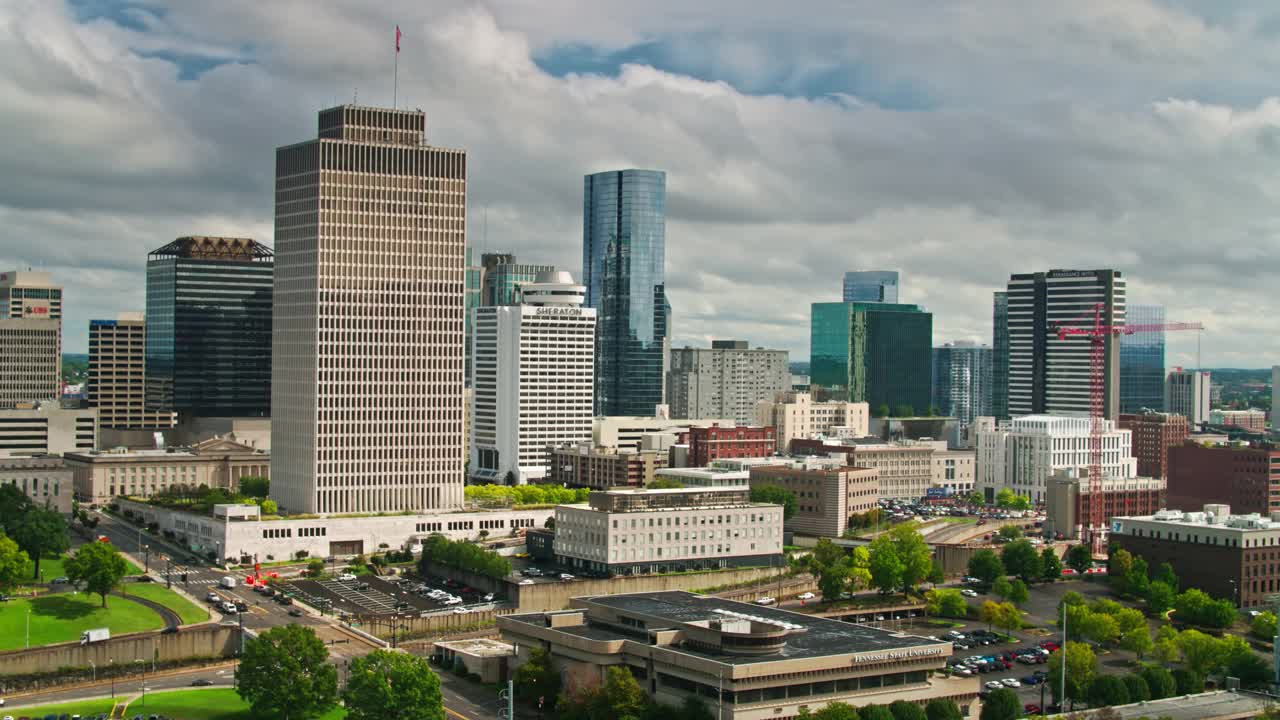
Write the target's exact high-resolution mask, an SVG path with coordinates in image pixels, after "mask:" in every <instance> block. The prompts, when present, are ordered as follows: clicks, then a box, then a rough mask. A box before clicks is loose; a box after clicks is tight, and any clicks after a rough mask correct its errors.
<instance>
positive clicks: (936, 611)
mask: <svg viewBox="0 0 1280 720" xmlns="http://www.w3.org/2000/svg"><path fill="white" fill-rule="evenodd" d="M924 599H925V612H926V613H928V614H929V615H932V616H933V617H952V618H962V617H964V616H965V615H967V614H968V613H969V604H968V603H967V602H965V601H964V596H963V595H961V594H960V591H959V590H956V589H955V588H935V589H933V590H930V591H928V592H926V593H925V594H924Z"/></svg>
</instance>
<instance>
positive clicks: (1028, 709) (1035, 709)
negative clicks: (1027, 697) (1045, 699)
mask: <svg viewBox="0 0 1280 720" xmlns="http://www.w3.org/2000/svg"><path fill="white" fill-rule="evenodd" d="M1022 711H1023V712H1025V713H1026V714H1028V715H1040V714H1041V713H1042V712H1043V711H1042V710H1041V709H1040V706H1039V705H1036V704H1034V703H1027V704H1026V705H1023V706H1022Z"/></svg>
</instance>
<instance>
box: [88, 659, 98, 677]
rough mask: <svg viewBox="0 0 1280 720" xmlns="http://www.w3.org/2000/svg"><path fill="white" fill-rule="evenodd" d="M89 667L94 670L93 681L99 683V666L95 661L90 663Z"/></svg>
mask: <svg viewBox="0 0 1280 720" xmlns="http://www.w3.org/2000/svg"><path fill="white" fill-rule="evenodd" d="M89 667H90V668H93V681H94V682H98V665H97V663H95V662H94V661H92V660H90V661H89Z"/></svg>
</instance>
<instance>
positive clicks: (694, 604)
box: [509, 590, 950, 665]
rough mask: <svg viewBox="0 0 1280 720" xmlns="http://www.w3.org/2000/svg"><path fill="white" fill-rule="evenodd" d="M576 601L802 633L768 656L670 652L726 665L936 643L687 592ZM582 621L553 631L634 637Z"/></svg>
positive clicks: (539, 620) (537, 617) (675, 622)
mask: <svg viewBox="0 0 1280 720" xmlns="http://www.w3.org/2000/svg"><path fill="white" fill-rule="evenodd" d="M577 599H578V600H581V601H584V602H587V603H591V604H594V605H598V606H603V607H611V608H617V609H618V610H621V611H623V612H628V613H636V614H642V615H648V616H651V617H659V618H662V619H664V620H670V621H671V623H672V625H671V627H672V628H673V629H676V628H678V626H680V625H682V624H686V623H693V622H698V621H706V620H723V619H725V615H724V612H730V613H738V614H740V615H744V616H750V617H753V618H758V619H760V620H761V621H763V622H767V623H778V624H787V625H791V626H796V627H798V628H799V629H800V630H801V631H802V632H795V633H792V634H791V635H789V636H788V637H787V642H786V645H785V646H784V647H783V649H782V651H781V652H780V653H777V654H772V655H759V656H743V655H730V654H728V653H713V652H707V651H705V650H698V649H693V648H690V647H686V646H680V647H678V648H675V649H677V650H678V651H679V652H682V653H685V654H688V655H694V656H698V657H703V658H706V659H708V660H712V661H715V662H720V663H725V664H729V665H751V664H753V663H770V662H778V661H780V660H791V659H798V658H815V657H825V656H828V655H843V654H847V653H864V652H876V651H883V652H890V651H898V650H904V649H911V648H917V647H929V646H937V645H939V644H940V643H939V642H938V641H937V640H930V639H928V638H925V637H919V636H916V635H905V634H901V633H895V632H890V631H888V630H880V629H878V628H874V627H871V626H869V625H855V624H853V623H847V622H841V621H839V620H830V619H827V618H821V617H814V616H812V615H806V614H804V613H797V612H791V611H789V610H779V609H777V608H769V607H761V606H759V605H753V604H750V603H743V602H737V601H736V600H726V599H724V598H717V597H708V596H703V595H694V594H693V593H689V592H684V591H677V590H672V591H666V592H657V593H643V594H640V593H637V594H628V595H598V596H591V597H583V598H577ZM717 611H724V612H717ZM547 615H548V613H533V614H522V615H511V616H509V619H511V620H515V621H519V622H524V623H528V624H530V625H534V626H537V627H545V624H544V622H545V620H544V619H545V617H546V616H547ZM587 622H588V624H586V625H579V626H569V627H559V628H556V630H557V631H560V632H565V633H567V634H570V635H576V636H578V637H583V638H586V639H590V640H621V639H626V640H638V639H639V638H638V637H637V636H635V635H632V634H628V633H625V632H623V631H621V630H618V629H614V628H612V627H606V626H603V625H592V624H590V622H591V618H590V615H588V616H587ZM648 629H649V630H658V629H661V627H660V626H656V625H653V624H652V623H650V625H649V628H648ZM944 654H950V653H949V652H948V653H944ZM939 657H941V656H939Z"/></svg>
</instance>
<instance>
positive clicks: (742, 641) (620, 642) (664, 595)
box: [498, 592, 978, 720]
mask: <svg viewBox="0 0 1280 720" xmlns="http://www.w3.org/2000/svg"><path fill="white" fill-rule="evenodd" d="M498 629H499V631H500V632H501V634H502V638H503V640H505V641H507V642H510V643H512V644H514V645H515V646H517V647H518V648H519V650H518V652H519V657H518V658H517V659H516V664H517V665H518V664H522V663H523V662H525V661H527V660H528V658H529V654H530V652H531V651H532V650H533V649H535V648H543V649H545V650H547V651H548V654H549V655H550V660H551V665H552V667H553V668H554V669H555V670H557V671H558V672H559V673H560V675H561V677H562V678H563V679H564V683H563V687H564V689H565V691H566V692H570V693H576V692H581V691H582V690H585V689H588V688H592V687H597V686H599V685H601V684H602V683H603V682H604V677H605V670H606V669H608V668H610V667H617V666H622V667H625V668H627V669H628V670H630V671H631V674H632V675H633V676H634V677H635V678H636V680H637V681H638V682H639V684H640V687H641V688H643V689H644V690H645V692H646V693H647V694H648V695H649V697H651V698H653V699H654V700H656V701H659V702H662V703H666V704H668V705H672V706H680V705H682V704H683V703H684V702H685V701H686V700H688V699H690V698H694V699H698V700H701V701H702V702H703V703H704V704H705V705H706V706H707V708H708V709H709V710H711V712H712V713H713V714H714V715H715V716H716V717H718V718H721V719H722V720H766V719H768V720H791V719H793V718H796V717H799V716H801V715H803V714H806V711H807V712H810V713H811V712H816V711H818V710H821V709H822V708H823V707H825V706H826V705H828V704H829V703H833V702H843V703H848V704H850V705H854V706H865V705H871V704H875V705H888V704H890V703H892V702H894V701H896V700H903V701H906V702H911V703H917V704H925V703H927V702H928V701H930V700H932V699H935V698H945V699H949V700H953V701H955V702H956V704H957V705H959V707H960V710H961V713H962V714H963V715H964V716H965V717H976V716H977V709H978V703H977V696H978V679H977V678H976V677H972V678H939V677H936V676H934V671H936V670H941V669H942V668H943V667H944V665H945V663H946V660H947V658H948V657H949V656H950V655H951V643H948V642H945V641H938V640H930V639H928V638H923V637H917V636H913V635H904V634H902V633H897V632H891V631H888V630H880V629H878V628H874V627H871V626H869V625H856V624H853V623H846V622H840V621H837V620H831V619H827V618H820V617H814V616H812V615H806V614H802V613H795V612H790V611H787V610H781V609H776V608H762V607H759V606H756V605H750V604H747V603H742V602H737V601H734V600H725V599H722V598H715V597H704V596H700V595H694V594H692V593H687V592H659V593H645V594H627V595H607V596H594V597H580V598H574V599H573V600H572V601H571V607H570V609H569V610H564V611H559V612H550V613H530V614H519V615H503V616H500V617H499V618H498Z"/></svg>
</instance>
